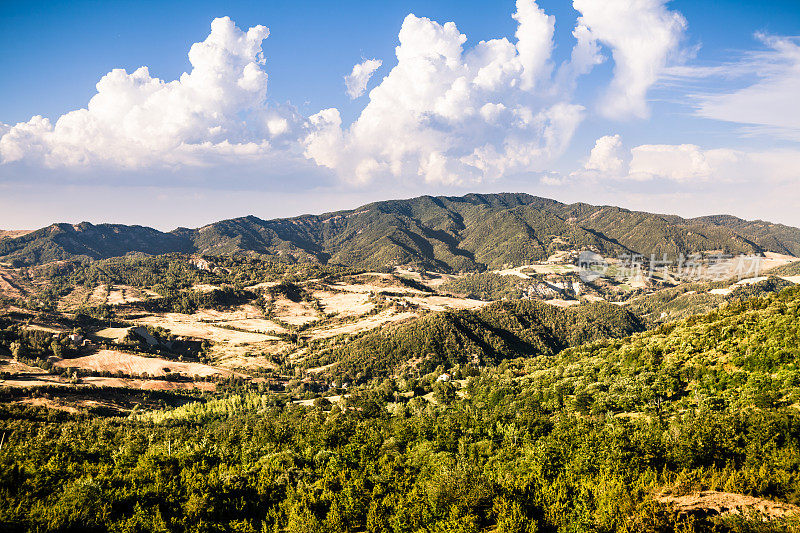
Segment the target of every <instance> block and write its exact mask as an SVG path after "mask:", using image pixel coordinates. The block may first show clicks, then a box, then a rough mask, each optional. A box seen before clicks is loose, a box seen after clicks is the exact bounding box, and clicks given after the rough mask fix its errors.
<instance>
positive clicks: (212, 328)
mask: <svg viewBox="0 0 800 533" xmlns="http://www.w3.org/2000/svg"><path fill="white" fill-rule="evenodd" d="M242 320H245V319H242ZM135 322H136V323H137V324H141V325H150V326H160V327H162V328H165V329H168V330H170V332H172V333H173V334H174V335H182V336H185V337H194V338H198V339H205V340H208V341H211V342H214V343H228V344H234V345H236V344H251V343H258V342H263V341H269V340H278V338H277V337H273V336H270V335H267V334H265V333H256V332H253V331H236V330H232V329H226V328H223V327H220V326H219V325H217V323H224V320H220V316H219V315H214V314H213V312H211V311H207V310H203V311H200V312H198V313H195V314H193V315H184V314H181V313H164V314H158V315H150V316H146V317H142V318H137V319H136V320H135ZM269 324H271V323H269ZM253 327H255V326H253ZM263 327H264V328H265V329H267V328H268V327H270V326H269V325H268V323H267V322H264V323H263ZM276 328H277V326H275V327H274V328H270V329H272V331H277V329H276Z"/></svg>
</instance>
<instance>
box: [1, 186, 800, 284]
mask: <svg viewBox="0 0 800 533" xmlns="http://www.w3.org/2000/svg"><path fill="white" fill-rule="evenodd" d="M587 247H590V248H593V249H595V250H597V251H599V252H600V253H605V254H614V255H615V254H618V253H623V252H636V253H642V254H646V255H649V254H651V253H655V254H662V253H667V254H671V255H675V254H677V253H686V254H688V253H693V252H697V251H702V250H724V251H727V252H730V253H757V252H762V251H774V252H778V253H784V254H792V255H800V229H797V228H792V227H788V226H782V225H780V224H770V223H766V222H761V221H755V222H748V221H744V220H741V219H738V218H735V217H731V216H713V217H703V218H697V219H683V218H681V217H677V216H671V215H657V214H651V213H643V212H637V211H629V210H627V209H622V208H618V207H608V206H601V207H598V206H593V205H589V204H571V205H567V204H562V203H560V202H556V201H554V200H548V199H545V198H539V197H535V196H530V195H528V194H511V193H503V194H468V195H466V196H463V197H445V196H440V197H431V196H421V197H419V198H413V199H409V200H391V201H385V202H376V203H372V204H368V205H365V206H362V207H359V208H357V209H353V210H349V211H339V212H335V213H327V214H323V215H303V216H299V217H294V218H286V219H275V220H262V219H260V218H257V217H254V216H248V217H243V218H237V219H231V220H224V221H221V222H216V223H214V224H209V225H208V226H204V227H202V228H199V229H187V228H179V229H177V230H175V231H173V232H170V233H162V232H159V231H157V230H154V229H151V228H145V227H141V226H123V225H107V224H101V225H97V226H94V225H92V224H88V223H82V224H79V225H77V226H72V225H69V224H54V225H52V226H50V227H48V228H44V229H41V230H38V231H35V232H33V233H31V234H28V235H25V236H23V237H20V238H17V239H6V240H4V241H2V242H1V243H0V260H3V261H6V262H12V263H13V264H16V265H30V264H39V263H45V262H49V261H55V260H62V259H71V258H81V257H87V258H93V259H99V258H106V257H113V256H119V255H125V254H126V253H130V252H143V253H148V254H159V253H166V252H184V253H188V252H191V253H200V254H205V255H225V254H233V253H237V252H246V253H257V254H266V255H276V256H283V257H287V258H294V259H297V260H302V261H307V260H313V261H319V262H322V263H328V262H331V263H337V264H345V265H351V266H356V267H361V268H380V267H385V266H391V265H398V264H411V265H416V266H420V267H425V268H428V269H436V270H442V271H480V270H484V269H486V268H497V267H502V266H504V265H507V264H512V265H520V264H525V263H529V262H531V261H536V260H541V259H545V258H547V257H548V256H549V255H550V254H551V253H552V252H554V251H555V250H558V249H565V248H571V249H580V248H587Z"/></svg>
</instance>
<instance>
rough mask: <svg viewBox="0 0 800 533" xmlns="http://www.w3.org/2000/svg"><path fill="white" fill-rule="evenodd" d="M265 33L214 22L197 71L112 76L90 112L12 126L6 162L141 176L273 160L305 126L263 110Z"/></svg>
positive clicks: (0, 155) (196, 59) (197, 54)
mask: <svg viewBox="0 0 800 533" xmlns="http://www.w3.org/2000/svg"><path fill="white" fill-rule="evenodd" d="M268 35H269V30H268V29H267V28H265V27H264V26H255V27H252V28H250V29H249V30H248V31H247V32H243V31H241V30H239V29H238V28H237V27H236V26H235V25H234V23H233V22H232V21H231V20H230V19H229V18H227V17H225V18H218V19H215V20H214V21H213V22H212V23H211V33H210V34H209V36H208V38H206V40H205V41H203V42H199V43H195V44H194V45H193V46H192V47H191V49H190V51H189V61H190V63H191V65H192V70H191V72H189V73H184V74H183V75H181V77H180V78H179V79H177V80H175V81H170V82H165V81H163V80H160V79H158V78H154V77H152V76H151V75H150V72H149V70H148V69H147V67H141V68H139V69H137V70H135V71H134V72H131V73H128V72H126V71H125V70H123V69H114V70H112V71H111V72H109V73H108V74H106V75H105V76H103V78H102V79H101V80H100V81H99V82H98V83H97V94H96V95H94V96H93V97H92V99H91V100H90V101H89V104H88V106H87V107H86V108H85V109H79V110H76V111H71V112H69V113H66V114H65V115H62V116H61V117H60V118H59V119H58V120H57V121H56V123H55V124H51V122H50V121H49V120H48V119H46V118H43V117H41V116H35V117H33V118H32V119H31V120H30V121H28V122H25V123H20V124H17V125H16V126H13V127H11V128H9V129H8V131H7V132H6V133H5V134H4V135H3V136H2V138H0V161H2V162H3V163H8V162H14V161H27V162H33V163H39V164H42V165H44V166H46V167H50V168H58V167H74V166H92V165H100V166H102V165H109V166H114V167H123V168H134V169H135V168H142V167H147V166H160V165H166V166H170V165H181V164H188V165H203V164H207V163H210V162H212V161H216V160H217V159H216V158H219V157H226V156H232V157H237V158H241V157H244V158H247V157H253V156H259V155H262V154H264V153H267V152H269V150H270V148H271V146H270V145H271V143H272V142H279V141H280V139H281V137H286V136H288V135H289V134H290V133H291V130H292V128H293V127H294V126H295V124H296V122H297V120H298V119H297V117H296V116H295V115H294V113H293V112H292V111H291V110H290V109H277V108H276V109H270V108H268V107H267V106H266V105H265V103H264V102H265V98H266V93H267V73H266V72H265V71H264V63H265V61H264V57H263V55H262V51H261V43H262V41H263V40H264V39H266V38H267V36H268Z"/></svg>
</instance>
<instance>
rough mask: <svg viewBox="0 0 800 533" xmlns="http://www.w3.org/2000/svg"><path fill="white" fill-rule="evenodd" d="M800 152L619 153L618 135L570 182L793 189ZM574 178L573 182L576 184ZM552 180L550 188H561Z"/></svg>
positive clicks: (602, 142) (682, 147) (639, 149)
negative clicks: (652, 182) (764, 185)
mask: <svg viewBox="0 0 800 533" xmlns="http://www.w3.org/2000/svg"><path fill="white" fill-rule="evenodd" d="M798 168H800V151H798V150H793V149H781V150H777V149H775V150H740V149H733V148H703V147H700V146H697V145H695V144H642V145H639V146H634V147H633V148H631V149H630V150H626V149H624V148H623V143H622V138H621V137H620V136H619V135H606V136H603V137H600V138H599V139H597V141H595V145H594V147H593V148H592V150H591V152H590V154H589V159H588V160H587V162H586V163H585V164H584V166H583V168H582V169H580V170H576V171H575V172H572V173H571V174H570V177H571V178H573V180H574V181H580V180H584V181H585V180H589V181H603V180H607V181H626V180H634V181H649V180H656V179H659V180H668V181H673V182H679V183H699V182H705V183H716V184H726V183H728V184H730V183H753V184H755V183H773V184H774V183H792V182H798V181H800V174H798V173H797V169H798ZM576 178H577V180H575V179H576ZM564 182H565V180H564V178H561V177H560V176H554V177H553V176H551V177H550V178H549V183H564Z"/></svg>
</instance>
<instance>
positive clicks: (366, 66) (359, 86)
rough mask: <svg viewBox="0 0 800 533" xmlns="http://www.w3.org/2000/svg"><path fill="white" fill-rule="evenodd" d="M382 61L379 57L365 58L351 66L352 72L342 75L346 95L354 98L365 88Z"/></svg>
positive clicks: (362, 92)
mask: <svg viewBox="0 0 800 533" xmlns="http://www.w3.org/2000/svg"><path fill="white" fill-rule="evenodd" d="M382 64H383V62H382V61H381V60H380V59H366V60H364V61H362V62H361V63H359V64H357V65H355V66H353V72H351V73H350V74H348V75H347V76H345V77H344V84H345V87H346V88H347V95H348V96H349V97H350V98H351V99H352V100H355V99H356V98H358V97H359V96H361V95H362V94H364V92H365V91H366V90H367V83H369V79H370V78H371V77H372V75H373V74H375V71H376V70H378V69H379V68H380V67H381V65H382Z"/></svg>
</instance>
